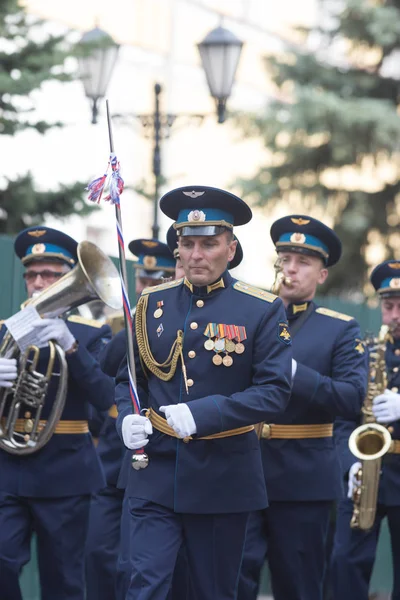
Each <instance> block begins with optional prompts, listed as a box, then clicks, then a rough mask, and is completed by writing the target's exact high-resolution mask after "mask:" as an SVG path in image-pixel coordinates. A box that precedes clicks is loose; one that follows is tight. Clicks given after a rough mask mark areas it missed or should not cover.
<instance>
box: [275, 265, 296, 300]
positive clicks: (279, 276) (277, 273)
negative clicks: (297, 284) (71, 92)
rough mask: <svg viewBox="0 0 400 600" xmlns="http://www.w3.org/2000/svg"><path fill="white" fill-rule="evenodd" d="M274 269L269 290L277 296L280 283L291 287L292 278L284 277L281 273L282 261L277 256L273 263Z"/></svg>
mask: <svg viewBox="0 0 400 600" xmlns="http://www.w3.org/2000/svg"><path fill="white" fill-rule="evenodd" d="M274 269H275V279H274V283H273V284H272V288H271V292H272V293H273V294H275V295H276V296H279V292H280V289H281V287H282V285H286V286H287V287H291V285H292V279H291V277H286V275H284V273H283V263H282V259H281V258H277V259H276V261H275V264H274Z"/></svg>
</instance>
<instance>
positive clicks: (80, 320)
mask: <svg viewBox="0 0 400 600" xmlns="http://www.w3.org/2000/svg"><path fill="white" fill-rule="evenodd" d="M67 321H71V323H80V324H81V325H88V326H89V327H98V328H99V329H100V327H103V325H105V323H102V322H101V321H96V320H95V319H85V318H84V317H81V316H80V315H70V316H69V317H68V319H67Z"/></svg>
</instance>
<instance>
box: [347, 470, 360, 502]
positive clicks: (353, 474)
mask: <svg viewBox="0 0 400 600" xmlns="http://www.w3.org/2000/svg"><path fill="white" fill-rule="evenodd" d="M361 467H362V465H361V463H360V462H356V463H354V464H353V465H351V467H350V469H349V487H348V490H347V497H348V498H350V499H351V498H353V492H354V488H356V487H357V486H358V485H360V480H359V479H358V477H357V473H358V471H359V470H360V469H361Z"/></svg>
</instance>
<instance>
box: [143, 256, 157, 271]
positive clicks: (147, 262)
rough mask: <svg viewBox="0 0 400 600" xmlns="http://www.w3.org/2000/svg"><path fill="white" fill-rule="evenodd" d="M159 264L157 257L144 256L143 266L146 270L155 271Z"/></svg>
mask: <svg viewBox="0 0 400 600" xmlns="http://www.w3.org/2000/svg"><path fill="white" fill-rule="evenodd" d="M156 264H157V259H156V257H155V256H144V257H143V266H144V268H145V269H154V267H155V266H156Z"/></svg>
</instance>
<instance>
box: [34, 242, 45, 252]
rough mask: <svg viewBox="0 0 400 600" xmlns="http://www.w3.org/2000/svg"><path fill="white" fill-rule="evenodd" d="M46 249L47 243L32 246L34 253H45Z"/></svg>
mask: <svg viewBox="0 0 400 600" xmlns="http://www.w3.org/2000/svg"><path fill="white" fill-rule="evenodd" d="M45 250H46V246H45V244H35V245H34V246H32V254H43V252H44V251H45Z"/></svg>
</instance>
